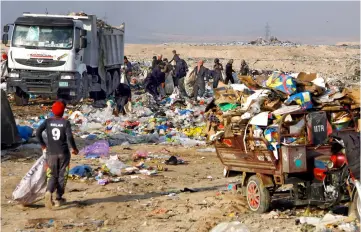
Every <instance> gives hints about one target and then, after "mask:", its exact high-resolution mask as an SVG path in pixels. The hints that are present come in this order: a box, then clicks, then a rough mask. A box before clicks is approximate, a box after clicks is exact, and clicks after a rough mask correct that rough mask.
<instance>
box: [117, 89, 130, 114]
mask: <svg viewBox="0 0 361 232" xmlns="http://www.w3.org/2000/svg"><path fill="white" fill-rule="evenodd" d="M114 96H115V102H116V104H117V110H118V113H122V114H123V115H125V110H124V106H125V105H126V104H127V103H128V102H129V101H131V100H132V92H131V90H130V87H129V85H127V84H123V83H119V85H118V88H117V89H116V90H115V93H114Z"/></svg>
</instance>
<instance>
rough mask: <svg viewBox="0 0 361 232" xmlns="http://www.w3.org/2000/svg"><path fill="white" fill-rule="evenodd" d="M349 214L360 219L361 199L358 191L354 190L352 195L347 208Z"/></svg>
mask: <svg viewBox="0 0 361 232" xmlns="http://www.w3.org/2000/svg"><path fill="white" fill-rule="evenodd" d="M348 215H349V216H351V217H352V216H356V217H357V219H358V220H359V221H360V217H361V200H360V198H359V196H358V192H357V190H356V193H355V196H354V197H353V201H352V202H351V205H350V207H349V210H348Z"/></svg>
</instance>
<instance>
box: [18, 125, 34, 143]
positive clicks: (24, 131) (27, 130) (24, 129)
mask: <svg viewBox="0 0 361 232" xmlns="http://www.w3.org/2000/svg"><path fill="white" fill-rule="evenodd" d="M16 127H17V128H18V132H19V134H20V137H21V138H23V139H25V140H26V141H28V139H29V137H31V136H32V135H33V129H32V128H31V127H29V126H16Z"/></svg>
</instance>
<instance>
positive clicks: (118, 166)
mask: <svg viewBox="0 0 361 232" xmlns="http://www.w3.org/2000/svg"><path fill="white" fill-rule="evenodd" d="M105 165H106V166H107V168H109V172H110V173H111V174H113V175H117V176H120V175H121V174H122V172H121V170H122V169H123V168H126V167H127V166H126V165H125V164H124V163H123V162H121V161H119V160H118V157H117V156H116V155H113V156H110V157H109V159H108V160H106V161H105Z"/></svg>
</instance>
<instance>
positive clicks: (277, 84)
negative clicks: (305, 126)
mask: <svg viewBox="0 0 361 232" xmlns="http://www.w3.org/2000/svg"><path fill="white" fill-rule="evenodd" d="M266 85H267V86H268V87H270V88H272V89H276V90H279V91H281V92H283V93H286V94H288V95H292V94H293V93H295V92H296V83H295V81H294V79H293V77H292V76H288V75H286V74H285V73H283V72H277V71H276V72H273V74H272V75H271V76H270V77H269V78H268V80H267V82H266Z"/></svg>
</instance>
